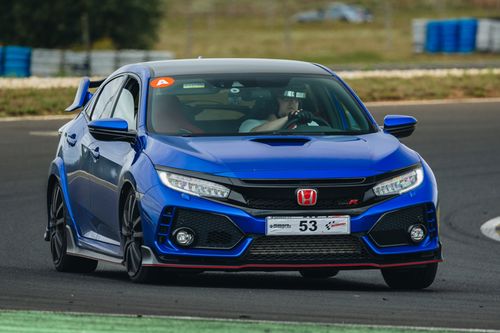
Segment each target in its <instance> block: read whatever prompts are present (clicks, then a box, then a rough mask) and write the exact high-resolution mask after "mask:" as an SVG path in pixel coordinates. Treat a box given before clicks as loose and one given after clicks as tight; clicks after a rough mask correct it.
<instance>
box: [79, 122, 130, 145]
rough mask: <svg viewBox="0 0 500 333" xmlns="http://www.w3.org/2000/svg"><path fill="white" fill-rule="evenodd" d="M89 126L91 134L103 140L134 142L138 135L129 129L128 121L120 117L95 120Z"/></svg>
mask: <svg viewBox="0 0 500 333" xmlns="http://www.w3.org/2000/svg"><path fill="white" fill-rule="evenodd" d="M88 126H89V132H90V134H92V136H93V137H94V138H96V139H97V140H101V141H127V142H134V141H135V139H136V137H137V133H136V132H135V131H129V130H128V123H127V121H126V120H123V119H119V118H106V119H98V120H93V121H91V122H90V123H89V124H88Z"/></svg>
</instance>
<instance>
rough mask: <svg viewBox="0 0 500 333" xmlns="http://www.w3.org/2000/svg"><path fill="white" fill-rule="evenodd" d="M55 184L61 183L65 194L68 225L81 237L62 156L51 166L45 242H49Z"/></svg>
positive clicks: (48, 181)
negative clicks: (71, 202) (52, 194)
mask: <svg viewBox="0 0 500 333" xmlns="http://www.w3.org/2000/svg"><path fill="white" fill-rule="evenodd" d="M55 182H57V183H59V185H60V186H61V190H62V193H63V200H64V205H65V207H66V212H67V215H68V217H69V220H70V221H69V222H70V223H68V225H69V226H70V227H71V229H72V231H73V234H74V235H75V236H77V237H78V236H79V233H78V228H77V227H76V223H75V218H74V215H73V210H72V208H71V205H70V200H69V193H68V180H67V177H66V171H65V169H64V162H63V160H62V158H61V157H60V156H57V157H56V158H55V159H54V160H53V161H52V162H51V163H50V166H49V176H48V180H47V228H46V232H45V236H44V238H45V240H49V239H48V238H49V234H48V232H49V223H50V212H49V205H50V200H51V193H52V188H53V186H54V184H55Z"/></svg>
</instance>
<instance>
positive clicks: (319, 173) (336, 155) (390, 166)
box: [145, 132, 420, 179]
mask: <svg viewBox="0 0 500 333" xmlns="http://www.w3.org/2000/svg"><path fill="white" fill-rule="evenodd" d="M145 153H146V154H147V155H148V156H149V157H150V158H151V160H152V162H153V163H154V164H155V165H157V166H165V167H170V168H176V169H184V170H189V171H197V172H202V173H209V174H214V175H219V176H225V177H234V178H247V179H251V178H253V179H290V178H305V179H307V178H344V177H368V176H373V175H377V174H381V173H384V172H387V171H392V170H397V169H401V168H404V167H408V166H410V165H412V164H415V163H418V162H419V161H420V159H419V156H418V154H416V153H415V152H414V151H413V150H411V149H409V148H408V147H406V146H405V145H403V144H401V143H400V142H399V140H398V139H396V138H395V137H393V136H392V135H389V134H385V133H382V132H378V133H373V134H366V135H359V136H290V137H283V136H281V137H276V136H274V137H272V136H245V137H238V136H236V137H174V136H160V135H152V136H150V137H149V138H148V141H147V145H146V149H145Z"/></svg>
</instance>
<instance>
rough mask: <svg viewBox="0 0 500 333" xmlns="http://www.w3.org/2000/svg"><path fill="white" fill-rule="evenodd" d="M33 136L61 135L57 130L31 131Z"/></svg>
mask: <svg viewBox="0 0 500 333" xmlns="http://www.w3.org/2000/svg"><path fill="white" fill-rule="evenodd" d="M29 134H30V135H31V136H59V133H58V132H57V131H31V132H29Z"/></svg>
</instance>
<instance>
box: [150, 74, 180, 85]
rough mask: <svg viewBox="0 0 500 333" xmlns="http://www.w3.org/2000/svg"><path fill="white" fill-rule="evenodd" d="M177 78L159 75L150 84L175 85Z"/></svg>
mask: <svg viewBox="0 0 500 333" xmlns="http://www.w3.org/2000/svg"><path fill="white" fill-rule="evenodd" d="M174 82H175V80H174V79H173V78H171V77H167V76H166V77H159V78H156V79H154V80H153V81H151V83H150V85H151V87H153V88H166V87H170V86H171V85H173V84H174Z"/></svg>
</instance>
